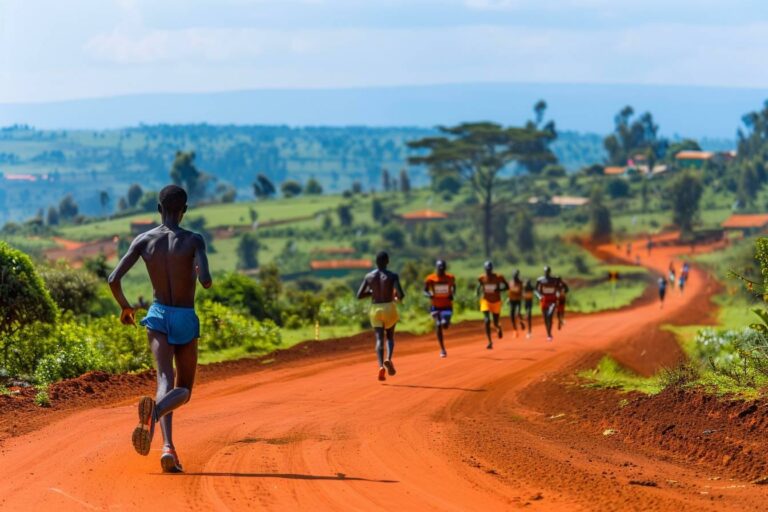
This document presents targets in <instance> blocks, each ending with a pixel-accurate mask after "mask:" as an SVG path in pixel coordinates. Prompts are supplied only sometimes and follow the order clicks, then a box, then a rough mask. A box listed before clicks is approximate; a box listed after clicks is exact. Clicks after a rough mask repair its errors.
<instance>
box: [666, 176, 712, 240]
mask: <svg viewBox="0 0 768 512" xmlns="http://www.w3.org/2000/svg"><path fill="white" fill-rule="evenodd" d="M703 191H704V187H703V186H702V184H701V179H699V177H698V176H696V175H695V174H693V173H692V172H684V173H682V174H680V175H678V176H677V177H676V178H675V180H674V181H673V182H672V186H671V187H670V192H671V193H670V196H671V199H672V213H673V221H674V223H675V224H677V226H678V227H679V228H680V232H681V234H682V235H687V234H690V233H691V232H692V231H693V224H694V222H696V220H697V218H698V214H699V201H700V200H701V194H702V193H703Z"/></svg>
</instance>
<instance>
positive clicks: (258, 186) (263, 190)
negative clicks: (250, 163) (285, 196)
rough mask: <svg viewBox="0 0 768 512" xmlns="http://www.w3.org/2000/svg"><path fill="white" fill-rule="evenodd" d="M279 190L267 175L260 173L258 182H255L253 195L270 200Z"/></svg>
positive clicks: (257, 178) (257, 177)
mask: <svg viewBox="0 0 768 512" xmlns="http://www.w3.org/2000/svg"><path fill="white" fill-rule="evenodd" d="M275 192H277V190H276V189H275V185H274V184H273V183H272V180H270V179H269V178H268V177H267V175H266V174H264V173H259V174H258V176H256V181H254V182H253V194H254V195H255V196H256V197H257V198H259V199H269V198H270V197H272V196H274V195H275Z"/></svg>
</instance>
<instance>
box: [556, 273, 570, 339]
mask: <svg viewBox="0 0 768 512" xmlns="http://www.w3.org/2000/svg"><path fill="white" fill-rule="evenodd" d="M556 279H557V282H558V288H557V330H558V331H559V330H560V329H562V328H563V326H564V325H565V302H566V295H568V292H569V291H571V290H570V288H568V285H567V284H565V281H563V280H562V279H561V278H559V277H558V278H556Z"/></svg>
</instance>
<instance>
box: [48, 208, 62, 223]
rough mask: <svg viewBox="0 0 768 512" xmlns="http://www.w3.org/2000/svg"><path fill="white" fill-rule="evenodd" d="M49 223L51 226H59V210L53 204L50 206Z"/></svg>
mask: <svg viewBox="0 0 768 512" xmlns="http://www.w3.org/2000/svg"><path fill="white" fill-rule="evenodd" d="M47 224H48V225H49V226H58V225H59V210H57V209H56V208H54V207H53V206H51V207H50V208H48V215H47Z"/></svg>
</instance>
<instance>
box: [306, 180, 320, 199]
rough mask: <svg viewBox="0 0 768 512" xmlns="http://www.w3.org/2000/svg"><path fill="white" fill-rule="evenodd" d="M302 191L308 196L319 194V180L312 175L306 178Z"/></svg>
mask: <svg viewBox="0 0 768 512" xmlns="http://www.w3.org/2000/svg"><path fill="white" fill-rule="evenodd" d="M304 193H305V194H306V195H308V196H319V195H320V194H322V193H323V187H322V185H320V182H319V181H317V180H316V179H315V178H314V177H312V178H309V180H307V184H306V185H304Z"/></svg>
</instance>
